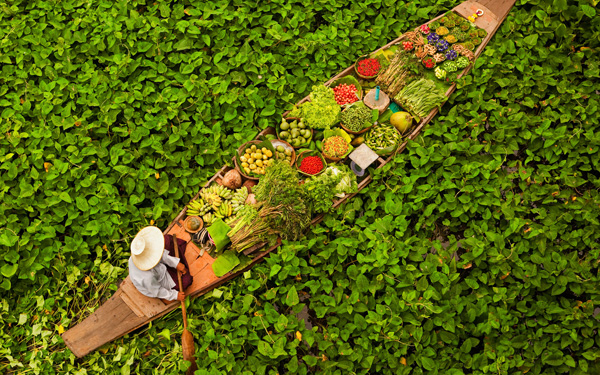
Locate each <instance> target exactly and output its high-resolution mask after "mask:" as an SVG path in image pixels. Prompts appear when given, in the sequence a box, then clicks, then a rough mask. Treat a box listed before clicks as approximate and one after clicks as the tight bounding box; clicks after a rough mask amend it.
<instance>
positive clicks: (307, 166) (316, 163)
mask: <svg viewBox="0 0 600 375" xmlns="http://www.w3.org/2000/svg"><path fill="white" fill-rule="evenodd" d="M300 170H301V171H302V172H304V173H308V174H317V173H319V172H321V171H322V170H323V161H322V160H321V158H320V157H318V156H307V157H305V158H304V159H302V161H301V162H300Z"/></svg>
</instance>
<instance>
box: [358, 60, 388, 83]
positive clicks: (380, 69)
mask: <svg viewBox="0 0 600 375" xmlns="http://www.w3.org/2000/svg"><path fill="white" fill-rule="evenodd" d="M369 58H371V57H369V55H364V56H361V57H359V58H358V59H356V61H355V62H354V72H356V75H357V76H359V77H360V78H362V79H375V78H376V77H377V76H378V75H379V73H381V72H382V70H383V64H382V62H381V60H380V59H379V58H377V57H373V58H374V59H377V60H379V63H380V64H381V66H380V68H379V71H378V72H377V74H375V75H374V76H364V75H362V74H360V73H359V72H358V63H359V62H361V61H362V60H366V59H369Z"/></svg>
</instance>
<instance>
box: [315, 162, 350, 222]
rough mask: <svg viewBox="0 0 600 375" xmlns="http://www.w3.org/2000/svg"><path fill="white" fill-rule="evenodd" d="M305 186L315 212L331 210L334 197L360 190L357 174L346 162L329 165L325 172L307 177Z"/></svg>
mask: <svg viewBox="0 0 600 375" xmlns="http://www.w3.org/2000/svg"><path fill="white" fill-rule="evenodd" d="M304 187H305V188H306V192H307V194H308V196H309V198H310V201H311V203H312V209H313V212H315V213H322V212H329V211H330V210H331V205H332V201H333V198H334V197H336V196H338V197H340V198H341V197H344V196H345V195H346V194H352V193H356V192H357V191H358V183H357V182H356V175H355V174H354V173H353V172H352V171H351V170H350V168H348V166H346V165H344V164H342V165H339V166H338V165H335V166H330V167H327V169H326V170H325V172H323V173H321V174H320V175H318V176H314V177H311V178H309V179H307V180H306V181H305V183H304Z"/></svg>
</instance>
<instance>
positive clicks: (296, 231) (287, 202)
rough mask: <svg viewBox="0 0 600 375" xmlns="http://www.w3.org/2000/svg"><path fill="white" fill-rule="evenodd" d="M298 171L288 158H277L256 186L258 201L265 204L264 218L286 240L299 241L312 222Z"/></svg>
mask: <svg viewBox="0 0 600 375" xmlns="http://www.w3.org/2000/svg"><path fill="white" fill-rule="evenodd" d="M299 182H300V181H299V180H298V174H297V172H296V171H295V170H294V169H293V168H292V166H291V165H290V164H289V163H288V162H285V161H282V160H275V161H274V162H273V164H272V165H271V166H270V167H269V168H268V169H267V171H266V174H265V175H264V176H263V177H262V178H261V179H260V182H259V183H258V185H256V187H255V188H253V191H254V194H255V197H256V200H257V202H258V203H260V204H262V207H261V209H260V210H259V216H260V218H261V220H265V221H266V222H267V223H268V226H269V227H270V228H271V229H273V230H274V231H276V232H278V233H279V235H280V236H281V238H283V239H285V240H297V239H298V238H300V237H301V236H302V235H303V232H304V229H305V228H306V227H307V226H308V224H309V223H310V218H311V210H310V203H309V202H308V196H307V194H306V189H305V187H304V185H300V183H299Z"/></svg>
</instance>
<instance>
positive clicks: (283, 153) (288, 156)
mask: <svg viewBox="0 0 600 375" xmlns="http://www.w3.org/2000/svg"><path fill="white" fill-rule="evenodd" d="M288 143H289V142H288ZM275 152H276V153H277V159H279V160H285V161H287V162H288V163H290V164H292V150H288V149H286V148H285V147H283V146H281V145H279V146H277V147H276V148H275Z"/></svg>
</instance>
